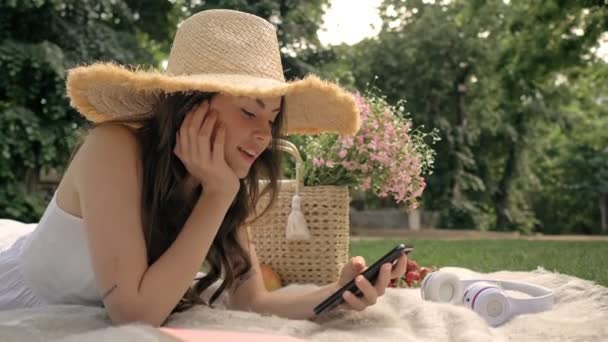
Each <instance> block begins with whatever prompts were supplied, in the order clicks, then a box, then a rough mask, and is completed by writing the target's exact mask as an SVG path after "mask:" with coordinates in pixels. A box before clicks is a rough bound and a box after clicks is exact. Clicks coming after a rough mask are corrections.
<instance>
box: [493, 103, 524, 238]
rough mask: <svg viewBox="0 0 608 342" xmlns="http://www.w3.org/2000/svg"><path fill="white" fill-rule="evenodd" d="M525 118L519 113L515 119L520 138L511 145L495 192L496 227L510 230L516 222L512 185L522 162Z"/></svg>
mask: <svg viewBox="0 0 608 342" xmlns="http://www.w3.org/2000/svg"><path fill="white" fill-rule="evenodd" d="M524 120H525V119H524V118H523V114H522V113H518V114H517V116H516V119H515V125H514V126H515V129H516V131H517V132H519V135H518V138H517V139H514V141H513V142H512V143H511V144H510V145H509V150H508V156H507V159H506V161H505V166H504V171H503V173H502V178H501V179H500V182H498V187H497V189H496V191H495V192H494V196H493V199H494V208H495V210H496V229H497V230H509V229H510V228H511V227H512V226H513V224H514V223H515V222H514V219H513V217H512V216H511V212H510V209H509V200H510V197H511V185H512V184H513V181H514V180H515V179H516V178H517V176H518V170H519V164H520V163H521V157H522V156H521V153H522V150H523V147H524V146H523V144H524V139H525V134H526V129H525V121H524Z"/></svg>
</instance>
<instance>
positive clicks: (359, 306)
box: [342, 291, 367, 311]
mask: <svg viewBox="0 0 608 342" xmlns="http://www.w3.org/2000/svg"><path fill="white" fill-rule="evenodd" d="M342 298H344V301H345V302H346V303H348V305H350V308H351V309H353V310H357V311H363V310H364V309H365V308H366V307H367V305H366V304H365V303H364V302H363V300H361V298H358V297H357V296H355V295H354V294H353V293H352V292H350V291H346V292H344V294H343V295H342Z"/></svg>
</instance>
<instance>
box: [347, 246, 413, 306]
mask: <svg viewBox="0 0 608 342" xmlns="http://www.w3.org/2000/svg"><path fill="white" fill-rule="evenodd" d="M366 268H367V267H366V266H365V259H363V257H361V256H358V257H354V258H352V259H350V262H349V263H347V264H346V265H344V267H343V268H342V271H341V273H340V279H339V280H338V288H341V287H342V286H344V285H346V284H347V283H348V282H349V281H351V280H352V279H353V278H355V277H356V278H355V284H356V285H357V287H358V288H359V290H361V293H362V294H363V296H362V297H357V296H355V295H354V294H353V293H352V292H350V291H346V292H345V293H344V295H343V296H342V297H343V298H344V301H345V302H346V303H343V304H341V305H340V307H343V308H347V309H352V310H356V311H362V310H364V309H365V308H366V307H368V306H370V305H374V304H376V301H377V300H378V297H380V296H382V295H384V292H385V290H386V288H387V287H388V285H389V283H390V281H391V279H393V278H398V277H401V276H403V274H405V271H406V268H407V255H405V254H403V255H402V256H400V257H399V259H398V260H397V263H396V264H395V266H394V267H393V265H391V264H389V263H386V264H384V265H382V267H381V268H380V273H379V274H378V278H377V279H376V282H375V284H372V283H370V282H369V281H368V280H367V279H366V278H365V277H364V276H362V275H360V273H361V272H363V271H364V270H365V269H366Z"/></svg>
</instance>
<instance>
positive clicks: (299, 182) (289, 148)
mask: <svg viewBox="0 0 608 342" xmlns="http://www.w3.org/2000/svg"><path fill="white" fill-rule="evenodd" d="M276 144H277V148H278V149H279V150H281V151H283V152H287V153H289V154H291V155H292V156H293V157H294V158H295V160H296V194H298V193H300V186H302V187H303V186H304V180H303V179H302V174H303V173H304V170H303V168H304V162H303V161H302V157H301V156H300V152H299V151H298V148H297V147H296V145H294V144H292V143H291V142H290V141H288V140H285V139H276Z"/></svg>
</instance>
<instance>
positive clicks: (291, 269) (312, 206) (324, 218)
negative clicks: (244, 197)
mask: <svg viewBox="0 0 608 342" xmlns="http://www.w3.org/2000/svg"><path fill="white" fill-rule="evenodd" d="M279 147H280V150H282V151H284V152H287V153H289V154H290V155H292V156H293V157H294V158H295V160H296V179H295V180H281V181H280V184H279V193H278V198H277V201H276V202H275V204H274V205H273V206H272V207H271V208H270V209H269V210H268V211H267V212H266V213H265V214H264V215H263V216H262V217H260V218H259V219H258V220H257V221H255V222H253V223H252V224H250V231H251V235H252V238H253V242H254V243H255V245H256V252H257V254H258V258H259V261H260V262H261V263H264V264H267V265H269V266H271V267H272V268H273V269H274V270H275V271H277V272H278V273H279V275H280V276H281V279H282V281H283V285H284V286H285V285H288V284H290V283H301V284H305V283H314V284H318V285H324V284H328V283H331V282H333V281H336V280H337V279H338V277H339V274H340V270H341V269H342V267H343V266H344V264H345V263H346V262H347V260H348V242H349V219H348V214H349V204H350V198H349V193H348V187H346V186H304V184H303V180H302V173H303V172H302V171H303V170H302V168H303V163H302V158H301V157H300V154H299V152H298V149H297V148H296V146H295V145H293V144H292V143H290V142H289V141H286V140H280V141H279ZM264 186H265V184H262V185H261V186H260V188H263V187H264ZM268 200H269V196H267V195H265V196H263V197H262V198H261V199H260V201H259V203H258V204H257V209H258V212H261V211H262V210H263V209H264V208H265V207H266V205H267V203H268ZM290 227H291V228H290ZM294 227H295V229H296V230H298V231H299V232H300V233H301V232H302V231H304V233H305V234H295V233H294V231H293V229H294ZM290 229H291V231H290Z"/></svg>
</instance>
